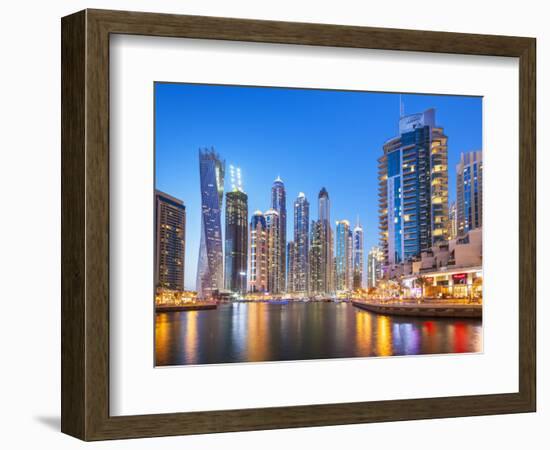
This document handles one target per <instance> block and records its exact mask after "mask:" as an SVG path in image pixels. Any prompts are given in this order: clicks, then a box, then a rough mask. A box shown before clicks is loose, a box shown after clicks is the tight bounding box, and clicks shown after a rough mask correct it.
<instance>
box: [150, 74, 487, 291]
mask: <svg viewBox="0 0 550 450" xmlns="http://www.w3.org/2000/svg"><path fill="white" fill-rule="evenodd" d="M156 87H157V90H156V93H157V94H158V95H157V98H156V105H157V109H156V123H157V130H156V131H157V133H156V163H157V164H156V182H157V185H156V187H157V189H160V190H162V191H165V192H170V194H171V195H174V196H175V197H177V198H181V200H183V202H184V203H185V205H186V208H187V230H188V231H187V235H186V244H187V248H186V253H185V255H186V264H185V269H186V274H185V287H186V289H191V290H194V289H195V288H196V286H193V280H194V279H195V275H196V274H194V273H193V272H194V271H193V268H194V267H195V268H196V267H197V258H198V248H194V247H195V246H196V247H198V242H199V237H200V234H198V235H197V234H196V230H197V226H196V222H197V220H196V219H197V218H198V219H199V227H198V230H199V232H200V215H201V214H200V211H201V206H200V192H198V193H197V191H198V188H197V185H198V184H199V183H198V180H197V178H198V177H197V176H196V175H197V172H198V170H197V163H196V151H197V148H199V147H204V146H208V147H214V148H215V149H216V152H217V153H219V154H220V155H221V156H220V158H221V159H222V160H225V161H226V163H227V164H228V165H229V164H234V165H236V166H239V167H240V168H241V171H242V178H243V191H244V192H245V193H246V194H247V195H248V199H249V200H248V211H249V219H250V217H251V212H252V211H255V210H261V211H263V212H264V213H265V212H267V211H268V210H269V209H274V208H273V197H272V196H273V192H272V185H273V182H274V180H275V181H276V179H279V180H280V179H282V181H283V182H284V186H285V190H286V211H285V215H286V233H285V235H286V239H285V240H284V241H283V240H282V239H279V240H280V241H281V242H280V246H281V249H283V248H286V242H291V241H293V237H294V220H293V211H292V210H291V209H289V206H290V207H291V208H292V206H293V204H294V202H295V200H296V199H297V198H299V195H300V194H299V193H305V196H306V197H307V199H308V201H309V203H310V205H311V208H310V211H309V218H310V224H311V221H312V220H317V218H321V215H324V213H323V214H319V208H318V207H317V193H318V192H319V189H320V188H321V187H322V186H326V189H327V190H328V191H329V192H330V227H331V228H332V231H331V233H334V232H335V229H336V222H337V221H343V220H348V221H349V222H353V221H354V219H355V218H356V217H357V216H359V218H360V220H361V223H362V225H363V228H364V229H363V245H362V251H363V253H364V254H363V261H362V265H363V266H365V267H366V264H367V262H366V261H365V255H366V254H367V253H368V252H369V250H370V248H371V247H372V246H376V245H378V215H377V209H378V205H377V202H378V199H377V196H376V188H377V186H376V185H377V177H376V170H377V169H376V168H377V164H376V160H377V158H378V157H379V155H380V151H381V148H382V145H383V143H384V142H385V141H387V140H388V139H390V138H391V137H392V136H395V135H396V134H397V133H396V130H395V128H396V127H395V123H397V122H398V119H399V104H398V103H396V102H395V100H396V98H397V97H399V94H377V93H356V92H353V93H350V92H341V91H316V90H299V89H288V90H287V89H273V88H242V87H228V86H198V85H179V84H176V85H169V84H157V85H156ZM158 88H160V89H158ZM166 88H167V89H166ZM188 88H189V89H191V90H192V91H196V90H197V89H198V91H203V94H204V92H205V91H204V90H203V88H204V89H206V91H208V92H207V93H206V95H199V94H198V93H197V92H194V94H193V95H191V96H189V95H187V96H186V94H189V92H185V91H188V90H189V89H188ZM220 89H221V90H220ZM235 89H236V90H237V91H239V92H238V95H239V96H240V97H242V95H243V92H244V91H246V90H247V89H248V90H249V91H246V92H247V94H245V95H244V103H245V105H248V106H251V107H252V106H254V108H251V111H252V110H256V109H258V107H259V106H258V105H264V102H262V98H263V97H265V96H266V94H265V91H270V92H269V93H268V94H267V97H271V98H277V99H278V98H279V94H283V96H284V97H285V96H286V97H288V96H290V97H291V98H292V99H293V100H294V103H293V109H294V106H295V105H296V102H297V103H298V107H297V109H298V110H303V109H304V108H306V107H307V108H309V109H310V110H311V114H310V115H309V116H311V115H313V116H317V114H316V113H315V112H314V110H315V106H320V105H322V106H324V107H325V108H326V107H327V106H329V105H332V106H336V105H340V106H341V104H342V103H345V102H344V100H343V99H342V97H347V96H349V95H351V96H352V97H353V98H350V99H348V100H349V103H350V104H351V106H354V103H359V104H361V103H364V102H365V97H368V99H370V100H373V99H374V100H376V101H375V103H376V104H378V105H379V106H383V107H386V108H388V109H389V108H390V106H391V107H394V108H395V111H394V114H393V113H392V114H393V115H395V116H397V119H395V120H394V119H393V118H391V117H390V118H386V119H385V121H386V122H389V123H390V124H392V123H393V124H394V126H393V127H382V128H383V129H381V130H377V131H376V132H374V131H373V132H372V134H374V135H375V136H374V137H373V136H372V135H369V136H368V137H369V139H370V140H376V142H377V144H376V145H372V146H368V147H367V148H360V147H356V143H357V141H358V140H360V138H361V137H365V132H364V130H362V129H359V128H357V123H355V124H353V123H352V124H351V125H350V126H349V127H348V128H349V129H348V133H347V134H346V133H344V134H342V133H340V135H339V136H338V137H339V140H340V141H341V142H342V144H341V145H340V146H338V147H334V149H333V150H331V148H333V147H331V146H330V145H329V148H327V146H326V145H322V143H321V142H320V141H319V136H316V137H313V138H311V142H312V144H310V145H307V146H306V147H305V148H304V149H303V152H302V153H294V154H293V155H292V156H290V155H288V147H292V148H294V147H295V144H293V143H294V142H295V141H296V139H291V138H292V131H293V130H294V132H295V131H296V130H295V129H294V128H293V127H291V126H289V125H288V123H287V124H286V125H287V126H286V127H283V128H282V129H281V128H280V127H279V128H277V127H276V125H277V124H273V125H274V128H277V135H278V136H279V140H280V135H286V136H288V140H287V144H286V145H282V144H280V143H279V144H278V145H281V147H280V148H281V150H280V151H277V152H276V153H274V154H272V153H270V152H269V151H267V152H266V151H261V150H260V149H258V150H256V152H252V153H247V152H248V151H249V150H250V149H247V147H248V146H249V145H250V140H251V139H250V138H249V135H248V134H246V133H244V130H241V131H243V133H242V134H240V135H239V133H237V131H235V130H232V132H231V133H228V132H227V130H225V133H224V132H223V130H224V129H225V123H224V126H220V128H221V129H220V130H218V132H215V133H214V135H215V136H214V137H213V138H210V139H209V138H204V139H203V141H202V142H201V144H200V145H198V146H196V147H195V148H188V145H190V144H187V145H184V146H182V147H180V148H179V150H178V148H176V144H177V142H178V141H179V140H180V139H181V138H182V136H181V135H179V132H181V130H187V128H189V130H193V132H192V133H191V134H195V133H196V132H197V131H198V130H195V128H194V127H193V124H195V123H198V122H199V121H204V120H205V118H204V117H203V116H202V115H201V114H198V116H199V118H197V119H193V120H192V121H191V122H190V123H189V124H188V125H189V127H188V126H187V124H186V125H179V126H176V127H175V128H174V124H173V123H172V122H173V121H174V116H175V117H176V118H178V117H179V118H180V119H183V118H189V111H188V110H189V108H191V106H192V105H195V106H196V104H197V101H198V98H199V97H201V98H202V99H203V102H204V103H206V104H208V103H209V101H208V97H209V95H210V96H212V95H214V96H215V98H216V99H218V100H220V101H219V102H218V101H217V102H216V103H210V106H212V107H213V108H214V111H215V114H214V116H219V115H223V116H224V117H226V118H228V117H229V111H227V106H228V105H229V104H230V102H229V100H230V98H231V97H234V96H235V95H236V93H235V91H234V90H235ZM174 90H175V91H177V94H179V95H175V97H177V98H176V99H174V98H173V95H172V94H174V92H173V91H174ZM182 90H183V91H184V92H181V91H182ZM252 91H254V92H252ZM259 91H261V92H260V93H259ZM273 91H276V93H277V94H278V95H273ZM220 93H221V94H220ZM220 95H221V97H222V98H221V99H220ZM180 96H182V98H179V100H183V97H186V101H185V102H183V103H180V101H178V97H180ZM327 96H328V97H327ZM384 96H385V97H384ZM164 97H167V98H164ZM258 97H259V98H258ZM224 98H225V99H224ZM381 98H382V99H383V100H381ZM460 99H461V100H464V99H466V100H467V101H468V102H467V103H472V101H473V100H475V102H473V103H477V105H474V106H472V105H469V107H468V108H465V110H464V108H462V114H458V115H457V114H455V115H454V119H449V121H447V122H444V119H442V115H443V116H445V114H442V113H441V111H440V108H437V111H438V124H441V125H442V126H443V127H444V129H445V134H446V135H449V167H450V168H452V167H454V165H456V163H457V162H458V160H459V157H458V155H460V153H461V152H467V151H470V150H474V149H476V148H481V120H480V117H481V99H480V98H471V97H467V98H464V97H460ZM211 100H212V102H213V101H214V97H212V99H211ZM263 100H265V99H263ZM358 100H360V101H358ZM403 100H404V102H405V104H406V105H407V106H408V105H410V104H413V103H415V102H420V104H423V105H427V106H424V107H421V108H418V109H417V108H415V110H414V111H413V112H420V111H424V110H425V109H427V107H432V106H433V105H434V104H438V103H439V104H441V103H442V102H443V103H453V102H454V103H456V100H457V98H456V97H445V96H422V95H406V96H404V98H403ZM166 101H167V102H168V103H169V104H168V105H166V104H165V102H166ZM218 103H220V104H218ZM276 103H280V102H276ZM366 103H368V101H366ZM178 104H179V108H181V109H183V110H184V113H181V111H180V113H179V114H178V113H177V112H174V110H179V108H178ZM182 105H185V107H183V106H182ZM223 106H225V108H224V107H223ZM357 106H358V105H355V109H357ZM440 106H441V105H440ZM203 107H204V105H203ZM240 107H241V108H242V104H240ZM449 108H450V106H449V105H447V109H449ZM238 109H240V108H238ZM272 109H273V108H272ZM275 109H277V108H275ZM349 109H350V108H349V107H348V108H347V109H344V110H337V111H338V112H339V113H342V114H343V115H344V116H345V115H346V114H345V112H346V111H348V112H349ZM441 109H443V111H445V108H444V107H443V108H441ZM220 110H224V111H220ZM251 111H247V113H248V114H244V115H245V116H247V117H249V116H250V114H249V113H250V112H251ZM354 111H355V112H354V114H355V115H354V118H355V119H356V118H357V117H356V116H357V114H356V113H357V111H356V110H354ZM302 112H303V111H302ZM362 114H363V115H364V117H363V121H364V122H365V123H367V122H369V120H370V119H372V120H371V122H373V121H375V120H374V119H375V114H373V111H371V110H368V109H367V108H366V109H365V111H362ZM290 115H291V116H294V114H290ZM168 116H170V117H168ZM233 116H234V117H233V118H232V120H231V121H230V122H231V123H234V122H235V120H237V119H239V120H243V121H245V122H246V120H248V119H245V118H243V114H233ZM309 116H306V117H304V116H301V119H302V126H303V128H305V129H308V130H309V131H308V133H304V134H307V135H311V136H314V135H312V134H310V133H312V129H316V130H317V131H318V132H319V134H321V135H324V134H325V133H326V132H327V130H326V128H327V127H328V128H329V131H330V130H332V132H333V133H334V132H335V131H334V128H335V127H336V128H338V127H340V128H342V127H344V124H342V123H341V120H340V121H336V123H327V120H328V119H331V118H332V119H334V118H335V117H334V113H332V112H327V113H326V114H325V116H326V117H324V120H318V119H319V118H318V117H317V123H313V122H315V121H316V119H315V117H311V118H309ZM268 117H272V116H269V115H265V114H264V116H263V119H262V120H260V121H257V120H256V121H252V122H250V121H249V122H248V125H249V126H250V127H251V128H252V134H254V127H255V126H256V127H259V128H261V126H260V125H264V126H265V122H266V121H267V118H268ZM451 117H453V115H451ZM468 117H470V121H471V123H472V125H468V127H473V128H474V131H473V132H472V131H471V128H468V133H467V134H468V135H469V136H471V135H472V134H473V135H474V136H475V135H476V134H477V141H476V138H475V137H474V138H473V139H470V144H469V145H468V146H467V147H458V145H457V146H453V140H455V138H454V137H453V136H452V135H451V132H450V131H449V129H451V130H452V129H453V127H454V126H456V124H454V123H453V122H460V121H464V120H466V121H468V120H467V118H468ZM161 118H165V119H167V120H164V119H161ZM308 118H309V120H308ZM212 120H213V122H215V124H216V125H220V123H218V122H217V120H214V117H213V118H212ZM166 122H170V123H166ZM279 122H280V121H279ZM329 122H330V121H329ZM161 123H162V125H161ZM279 125H280V123H279ZM241 127H242V124H241ZM476 127H477V128H476ZM199 128H200V127H199ZM365 128H369V126H366V125H365ZM390 128H393V130H391V133H389V134H388V132H387V130H389V129H390ZM476 129H477V132H476ZM178 130H179V131H178ZM263 131H266V129H264V130H263ZM285 132H287V133H286V134H285ZM209 135H211V133H209ZM269 135H270V133H268V135H266V136H264V138H263V142H261V141H262V140H260V142H259V144H262V147H263V148H265V149H273V142H272V141H271V140H270V137H269ZM177 136H179V138H178V137H177ZM170 137H172V139H170ZM257 138H258V137H257V136H256V140H258V139H257ZM239 139H240V140H241V141H242V142H243V145H242V148H237V149H236V147H239ZM183 140H184V141H189V142H191V141H192V138H191V137H189V136H187V135H186V136H185V137H184V139H183ZM297 140H298V141H302V139H297ZM275 141H276V143H277V139H275ZM459 141H460V139H459ZM313 144H316V145H313ZM278 148H279V147H278ZM245 149H246V150H245ZM347 149H350V150H349V151H346V150H347ZM351 149H353V151H352V150H351ZM295 150H296V152H299V149H295ZM243 152H244V153H246V156H245V155H244V154H243ZM346 156H347V157H346ZM193 160H194V161H193ZM342 166H344V167H342ZM184 167H185V169H184ZM339 167H340V168H342V169H343V170H335V169H338V168H339ZM178 168H180V171H178ZM300 168H301V169H302V171H301V172H300ZM181 169H184V170H181ZM453 172H454V171H452V169H451V170H449V185H450V186H453V185H454V180H452V174H453ZM373 174H374V176H373ZM304 175H306V176H304ZM348 175H349V176H348ZM192 181H195V183H196V185H195V186H193V185H191V182H192ZM325 181H326V182H325ZM373 186H374V188H373ZM224 187H225V189H224V192H226V193H227V192H230V190H231V188H230V186H228V180H226V182H225V185H224ZM449 191H450V194H451V195H449V200H454V195H453V194H452V193H451V190H449ZM270 194H271V195H270ZM197 197H198V198H197ZM270 200H271V201H270ZM225 214H226V199H225V198H224V201H223V208H222V212H221V217H220V222H221V223H220V226H221V224H222V223H226V219H225ZM194 216H197V217H194ZM223 240H225V233H224V235H223V239H222V241H223ZM332 245H335V242H332ZM194 258H195V259H194ZM193 259H194V261H193ZM332 264H333V262H332V261H329V266H332ZM282 268H283V271H284V268H285V264H282ZM329 270H331V269H329ZM283 280H284V276H283ZM362 282H363V285H364V286H365V285H366V271H364V270H363V276H362ZM278 284H279V286H284V282H283V281H280V282H279V283H278Z"/></svg>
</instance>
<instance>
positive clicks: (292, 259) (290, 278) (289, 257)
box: [286, 241, 296, 293]
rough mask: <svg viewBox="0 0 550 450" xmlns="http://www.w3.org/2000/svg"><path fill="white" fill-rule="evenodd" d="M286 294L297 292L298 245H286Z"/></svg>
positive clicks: (291, 243) (290, 243) (291, 242)
mask: <svg viewBox="0 0 550 450" xmlns="http://www.w3.org/2000/svg"><path fill="white" fill-rule="evenodd" d="M286 292H291V293H295V292H296V244H295V242H294V241H289V242H288V243H287V244H286Z"/></svg>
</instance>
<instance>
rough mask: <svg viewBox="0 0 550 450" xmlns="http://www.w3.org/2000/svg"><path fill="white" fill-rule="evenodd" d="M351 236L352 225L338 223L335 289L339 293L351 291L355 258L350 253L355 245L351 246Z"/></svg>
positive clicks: (343, 221)
mask: <svg viewBox="0 0 550 450" xmlns="http://www.w3.org/2000/svg"><path fill="white" fill-rule="evenodd" d="M350 241H351V234H350V225H349V221H347V220H339V221H337V222H336V251H335V265H336V267H335V272H336V275H335V285H336V286H335V288H336V290H337V291H347V290H350V289H351V287H352V286H351V285H350V279H352V277H351V275H350V273H351V271H352V265H351V264H352V261H353V258H352V257H351V255H350V252H352V251H353V245H350Z"/></svg>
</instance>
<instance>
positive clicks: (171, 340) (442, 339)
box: [155, 302, 483, 366]
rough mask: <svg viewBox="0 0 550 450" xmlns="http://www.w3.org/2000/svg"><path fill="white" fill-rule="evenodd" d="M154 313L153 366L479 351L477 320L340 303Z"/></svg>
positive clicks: (256, 304) (479, 324)
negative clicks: (390, 312)
mask: <svg viewBox="0 0 550 450" xmlns="http://www.w3.org/2000/svg"><path fill="white" fill-rule="evenodd" d="M155 319H156V320H155V364H156V365H157V366H171V365H188V364H220V363H230V362H259V361H291V360H308V359H324V358H350V357H373V356H398V355H422V354H441V353H471V352H481V351H482V350H483V340H482V339H483V335H482V321H481V320H480V319H461V318H428V317H402V316H389V315H383V314H376V313H373V312H370V311H365V310H362V309H359V308H356V307H354V306H353V305H352V304H351V303H345V302H341V303H332V302H328V303H327V302H307V303H306V302H289V303H285V304H276V303H267V302H248V303H244V302H234V303H226V304H220V305H219V306H218V307H217V308H216V309H213V310H200V311H181V312H157V313H156V318H155Z"/></svg>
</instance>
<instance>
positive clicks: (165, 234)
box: [155, 191, 185, 291]
mask: <svg viewBox="0 0 550 450" xmlns="http://www.w3.org/2000/svg"><path fill="white" fill-rule="evenodd" d="M155 229H156V233H155V287H156V288H164V289H171V290H176V291H183V290H184V285H183V283H184V277H185V206H184V204H183V202H182V201H181V200H179V199H177V198H175V197H172V196H171V195H168V194H165V193H164V192H160V191H156V192H155Z"/></svg>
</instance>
